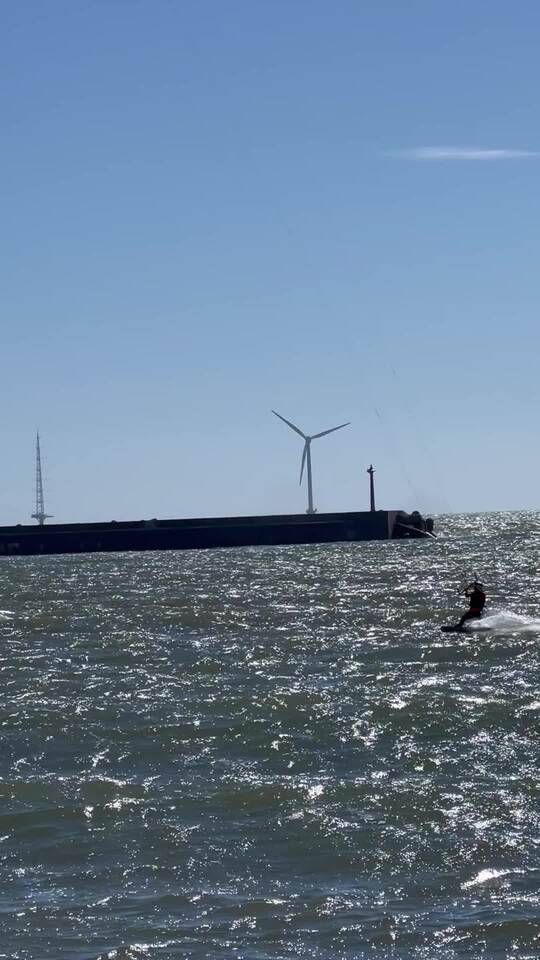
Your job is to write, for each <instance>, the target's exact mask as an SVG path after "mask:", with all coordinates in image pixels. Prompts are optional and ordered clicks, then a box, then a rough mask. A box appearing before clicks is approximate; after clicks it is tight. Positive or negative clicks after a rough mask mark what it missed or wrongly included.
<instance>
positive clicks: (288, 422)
mask: <svg viewBox="0 0 540 960" xmlns="http://www.w3.org/2000/svg"><path fill="white" fill-rule="evenodd" d="M272 413H273V414H274V416H275V417H279V419H280V420H283V423H286V424H287V426H288V427H290V428H291V430H294V432H295V433H298V434H299V435H300V436H301V437H303V439H304V440H305V439H306V435H305V433H302V431H301V430H299V429H298V427H295V425H294V423H291V421H290V420H286V419H285V417H282V416H281V414H280V413H276V411H275V410H272Z"/></svg>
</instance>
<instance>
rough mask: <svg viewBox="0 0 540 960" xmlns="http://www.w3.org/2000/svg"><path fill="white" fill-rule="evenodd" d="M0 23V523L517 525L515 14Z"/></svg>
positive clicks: (164, 14) (529, 5)
mask: <svg viewBox="0 0 540 960" xmlns="http://www.w3.org/2000/svg"><path fill="white" fill-rule="evenodd" d="M1 7H2V9H1V20H2V23H1V34H0V36H1V41H0V43H1V47H2V56H1V58H0V62H1V67H0V69H1V74H2V75H1V83H0V100H1V111H2V124H1V131H2V134H1V135H2V149H1V153H0V157H1V164H2V176H1V181H0V183H1V191H2V203H1V209H2V217H1V223H2V229H1V237H2V241H1V242H2V250H1V261H0V262H1V267H0V269H1V289H2V314H3V320H2V333H3V337H2V355H3V363H2V378H1V396H2V408H3V416H2V418H1V431H2V454H3V456H2V483H1V485H0V522H3V523H9V522H21V521H22V522H24V521H26V520H28V518H29V514H30V513H31V512H32V510H33V472H34V461H33V458H34V434H35V430H36V428H37V427H38V426H39V428H40V431H41V434H42V450H43V457H44V476H45V483H46V506H47V508H48V510H49V512H51V513H53V514H54V515H55V517H56V518H57V519H58V520H59V521H68V520H72V521H75V520H91V519H95V520H97V519H104V520H108V519H130V518H133V519H135V518H141V517H154V516H156V517H167V516H194V515H195V516H197V515H199V516H200V515H221V514H241V513H271V512H281V511H283V512H289V511H290V512H296V511H301V510H304V509H305V501H306V493H305V490H304V489H300V488H299V486H298V474H299V466H300V456H301V440H300V438H299V437H297V436H296V435H295V434H294V433H292V431H290V430H289V429H288V428H287V427H286V426H285V425H284V424H283V423H281V422H280V421H279V420H277V419H276V418H275V417H273V416H272V414H271V413H270V410H271V408H274V409H276V410H278V411H279V412H280V413H281V414H283V415H284V416H285V417H287V418H288V419H290V420H292V421H294V422H295V423H297V424H298V425H299V426H300V427H301V428H302V429H303V430H305V431H306V432H312V433H315V432H318V431H320V430H324V429H326V428H328V427H332V426H334V425H336V424H338V423H341V422H343V421H345V420H350V421H352V423H351V426H350V427H347V428H346V429H344V430H341V431H339V432H337V433H335V434H332V435H330V436H328V437H323V438H322V439H320V440H317V441H315V442H314V444H313V471H314V486H315V502H316V505H317V506H318V508H319V510H341V509H363V508H365V507H366V506H367V502H368V485H367V481H368V478H367V476H366V473H365V470H366V467H367V466H369V464H370V462H373V463H374V465H375V467H376V470H377V474H376V480H377V490H378V502H379V505H380V506H385V507H405V508H407V509H409V508H414V507H419V508H420V509H422V510H435V511H446V510H453V511H458V510H482V509H485V510H489V509H497V508H538V507H539V506H540V452H539V451H540V440H539V436H538V434H539V431H538V411H539V378H538V353H539V339H540V334H539V325H538V319H537V317H538V311H539V304H540V275H539V269H538V264H539V254H540V193H539V189H538V184H539V179H540V132H539V130H540V125H539V112H540V101H539V97H538V90H539V89H540V59H539V57H538V40H539V36H540V4H538V3H537V2H536V0H521V2H520V3H519V4H511V3H510V2H509V0H504V2H503V0H452V2H442V0H407V2H404V0H340V2H339V3H337V4H334V3H330V2H328V0H271V2H270V0H264V2H262V0H227V2H225V0H206V2H205V0H176V2H174V0H48V2H45V3H44V2H43V0H18V2H16V3H9V2H7V0H5V2H4V3H3V4H2V5H1Z"/></svg>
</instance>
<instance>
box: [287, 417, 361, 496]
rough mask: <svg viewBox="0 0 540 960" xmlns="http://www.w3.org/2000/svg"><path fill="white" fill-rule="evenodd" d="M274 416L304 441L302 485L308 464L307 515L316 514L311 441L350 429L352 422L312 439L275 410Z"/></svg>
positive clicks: (301, 470)
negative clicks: (344, 428)
mask: <svg viewBox="0 0 540 960" xmlns="http://www.w3.org/2000/svg"><path fill="white" fill-rule="evenodd" d="M272 413H273V414H274V416H276V417H279V419H280V420H283V423H286V424H287V426H288V427H290V428H291V430H294V432H295V433H297V434H298V435H299V436H300V437H302V439H303V440H304V450H303V453H302V466H301V467H300V483H302V477H303V475H304V467H305V466H306V464H307V488H308V508H307V510H306V513H316V512H317V511H316V510H315V509H314V507H313V481H312V476H311V441H312V440H318V439H319V437H325V436H326V434H327V433H334V431H335V430H341V428H342V427H348V426H349V423H350V420H348V421H347V423H340V425H339V427H331V428H330V430H323V431H322V432H321V433H314V434H313V435H312V436H311V437H308V436H307V434H305V433H302V431H301V430H300V429H299V428H298V427H295V425H294V423H291V422H290V420H286V419H285V417H282V416H281V414H280V413H276V411H275V410H272Z"/></svg>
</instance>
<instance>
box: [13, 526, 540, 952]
mask: <svg viewBox="0 0 540 960" xmlns="http://www.w3.org/2000/svg"><path fill="white" fill-rule="evenodd" d="M539 530H540V517H538V516H537V515H530V514H529V515H524V514H521V515H519V514H498V515H490V516H478V517H461V518H452V519H449V520H446V521H441V522H440V523H439V531H440V533H441V536H440V538H439V539H438V540H437V541H436V542H412V543H393V544H392V543H372V544H358V545H350V544H347V545H335V546H334V545H332V546H321V547H294V548H290V547H284V548H267V549H243V550H237V551H215V552H201V553H165V554H147V555H145V554H132V555H127V554H125V555H120V554H115V555H110V556H99V557H98V556H82V557H58V558H35V559H33V558H31V559H15V558H14V559H4V558H3V559H2V560H0V586H1V593H0V606H2V607H3V608H4V613H3V614H0V633H1V635H2V642H1V647H0V650H1V659H0V668H1V678H2V687H1V695H0V706H1V718H0V719H1V736H2V742H1V752H0V778H1V779H0V864H1V877H2V883H1V886H0V933H1V936H0V957H6V958H9V960H16V958H17V960H19V958H20V960H23V958H24V960H30V958H31V960H46V958H54V960H64V958H66V960H97V958H99V960H102V958H111V960H112V958H114V960H139V958H141V960H142V958H145V960H146V958H151V960H153V958H155V960H168V958H171V960H172V958H184V957H189V958H211V960H216V958H230V957H237V958H245V960H270V958H272V960H276V958H287V957H295V956H297V957H313V958H317V960H322V958H329V960H330V958H332V960H334V958H335V960H338V958H343V960H345V958H347V960H349V958H350V960H352V958H355V960H356V958H358V957H371V956H374V957H380V958H409V957H410V958H417V957H418V958H419V957H423V958H431V957H435V956H437V957H440V958H458V957H459V958H461V957H483V956H486V957H490V958H498V957H500V958H503V957H509V956H516V957H519V958H520V960H523V958H527V957H530V958H532V957H535V958H536V957H539V956H540V897H539V888H540V788H539V776H538V765H539V759H540V751H539V719H540V690H539V663H540V658H539V650H540V625H539V624H535V622H534V621H535V620H537V619H538V618H539V617H540V598H539V595H538V591H537V586H538V580H537V566H538V543H539ZM475 571H477V572H478V574H479V575H480V576H481V577H482V579H483V580H484V582H485V584H486V585H487V588H488V594H489V612H490V614H495V621H494V622H495V624H497V623H498V624H499V629H498V630H495V631H494V632H493V633H489V634H486V635H484V636H478V637H464V636H461V635H442V634H441V633H440V631H439V625H440V624H441V623H443V622H449V621H452V620H453V619H454V618H455V615H456V614H457V612H458V611H459V610H460V608H461V607H462V603H461V602H460V599H459V597H458V596H457V591H458V588H459V586H460V585H461V586H462V585H463V584H464V583H465V582H466V581H467V580H468V579H470V578H471V577H472V575H473V573H474V572H475ZM512 614H514V615H518V617H517V619H516V618H515V617H514V619H512ZM497 617H498V618H500V619H499V620H497ZM501 618H502V619H501ZM509 618H510V619H509ZM520 618H521V619H520ZM537 626H538V630H537V629H536V627H537Z"/></svg>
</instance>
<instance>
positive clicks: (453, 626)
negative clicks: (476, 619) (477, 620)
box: [441, 621, 493, 633]
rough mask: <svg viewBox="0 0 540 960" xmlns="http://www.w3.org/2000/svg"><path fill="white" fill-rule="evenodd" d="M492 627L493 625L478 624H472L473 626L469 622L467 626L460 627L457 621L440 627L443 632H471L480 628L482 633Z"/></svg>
mask: <svg viewBox="0 0 540 960" xmlns="http://www.w3.org/2000/svg"><path fill="white" fill-rule="evenodd" d="M469 623H470V621H469ZM492 629H493V627H483V626H480V624H474V626H473V625H472V624H470V626H468V627H460V625H459V623H449V624H445V625H444V626H442V627H441V630H442V632H443V633H473V631H475V630H480V631H481V632H482V633H487V632H488V631H489V630H492Z"/></svg>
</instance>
